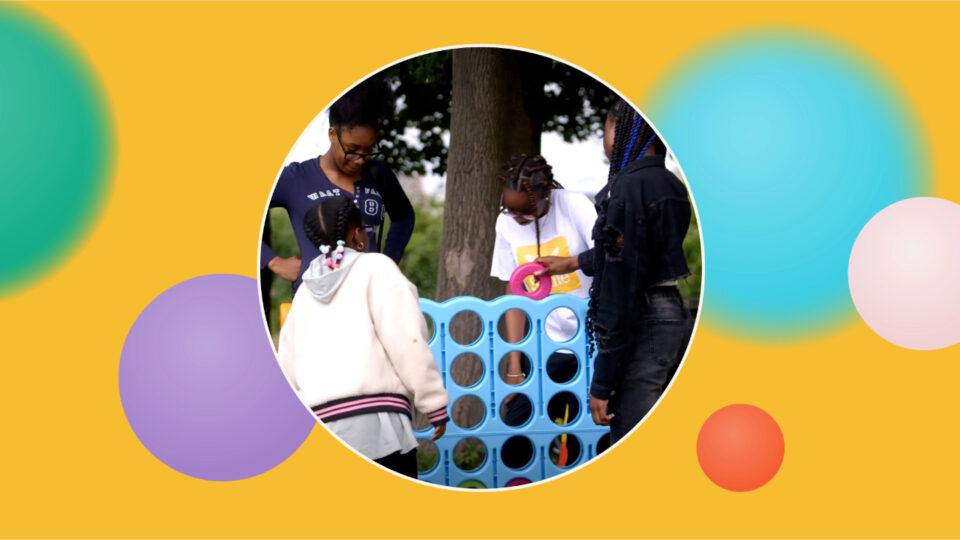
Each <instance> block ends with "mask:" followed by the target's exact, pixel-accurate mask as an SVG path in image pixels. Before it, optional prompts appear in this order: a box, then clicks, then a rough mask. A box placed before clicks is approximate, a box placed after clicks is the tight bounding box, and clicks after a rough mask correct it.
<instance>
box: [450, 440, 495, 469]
mask: <svg viewBox="0 0 960 540" xmlns="http://www.w3.org/2000/svg"><path fill="white" fill-rule="evenodd" d="M486 457H487V447H486V446H484V445H483V443H482V442H480V441H479V440H477V439H464V440H463V441H461V442H460V443H459V444H457V447H456V448H454V450H453V463H454V464H455V465H456V466H457V467H458V468H460V469H462V470H464V471H472V470H474V469H476V468H477V467H479V466H480V465H483V460H484V459H486Z"/></svg>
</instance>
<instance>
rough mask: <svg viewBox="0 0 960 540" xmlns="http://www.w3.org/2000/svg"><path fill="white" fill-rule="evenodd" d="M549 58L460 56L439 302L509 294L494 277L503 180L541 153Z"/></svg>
mask: <svg viewBox="0 0 960 540" xmlns="http://www.w3.org/2000/svg"><path fill="white" fill-rule="evenodd" d="M543 61H544V59H543V58H541V57H539V56H536V55H532V54H530V53H525V52H520V51H511V50H506V49H496V48H468V49H456V50H454V51H453V89H452V96H451V106H450V149H449V154H448V161H447V187H446V196H445V202H444V215H443V242H442V249H441V253H442V255H441V260H440V265H439V276H438V278H437V300H438V301H443V300H446V299H448V298H452V297H454V296H465V295H468V296H476V297H479V298H483V299H486V300H490V299H493V298H496V297H497V296H500V295H502V294H503V283H502V282H501V281H500V280H498V279H496V278H493V277H490V264H491V261H492V256H493V241H494V224H495V223H496V219H497V212H498V208H499V203H500V195H501V193H502V188H501V184H500V180H499V179H498V178H497V175H498V174H499V173H500V169H501V168H502V167H503V165H504V164H505V163H506V162H507V160H508V159H510V157H511V156H514V155H517V154H521V153H527V154H536V153H538V152H539V151H540V119H539V111H538V110H537V108H538V107H537V100H536V99H535V97H536V96H537V95H539V96H540V97H542V96H543V80H542V77H543V70H542V69H538V67H539V66H540V65H542V62H543ZM538 90H539V94H538V93H537V91H538Z"/></svg>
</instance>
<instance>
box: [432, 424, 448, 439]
mask: <svg viewBox="0 0 960 540" xmlns="http://www.w3.org/2000/svg"><path fill="white" fill-rule="evenodd" d="M446 432H447V425H446V424H440V425H439V426H434V427H433V436H432V437H430V440H431V441H435V440H437V439H439V438H440V437H443V434H444V433H446Z"/></svg>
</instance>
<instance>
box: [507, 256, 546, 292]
mask: <svg viewBox="0 0 960 540" xmlns="http://www.w3.org/2000/svg"><path fill="white" fill-rule="evenodd" d="M543 268H544V267H543V265H541V264H540V263H535V262H528V263H526V264H521V265H520V266H518V267H517V269H516V270H514V271H513V274H511V275H510V292H511V293H513V294H519V295H522V296H526V297H527V298H532V299H534V300H543V299H544V298H546V297H547V295H549V294H550V289H551V287H552V286H553V279H552V278H551V277H550V276H539V277H537V278H536V279H537V281H538V282H539V284H540V286H539V287H537V290H535V291H533V292H527V291H526V290H524V288H523V280H525V279H527V277H529V276H532V275H533V274H534V273H536V272H539V271H541V270H543Z"/></svg>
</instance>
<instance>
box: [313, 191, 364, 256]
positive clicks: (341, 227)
mask: <svg viewBox="0 0 960 540" xmlns="http://www.w3.org/2000/svg"><path fill="white" fill-rule="evenodd" d="M351 225H353V226H355V227H361V228H362V227H363V226H364V224H363V215H362V214H361V213H360V209H359V208H357V206H356V205H355V204H353V199H350V198H348V197H326V198H324V199H321V200H320V202H319V203H317V204H315V205H313V206H312V207H310V209H309V210H307V214H306V215H305V216H303V230H304V232H305V233H306V235H307V239H308V240H310V243H311V244H313V245H314V247H316V248H317V249H320V246H335V245H336V244H337V241H338V240H343V241H346V239H347V233H348V232H349V231H350V226H351ZM325 255H327V257H326V258H331V257H332V256H333V252H332V251H331V252H330V253H329V254H325Z"/></svg>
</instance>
